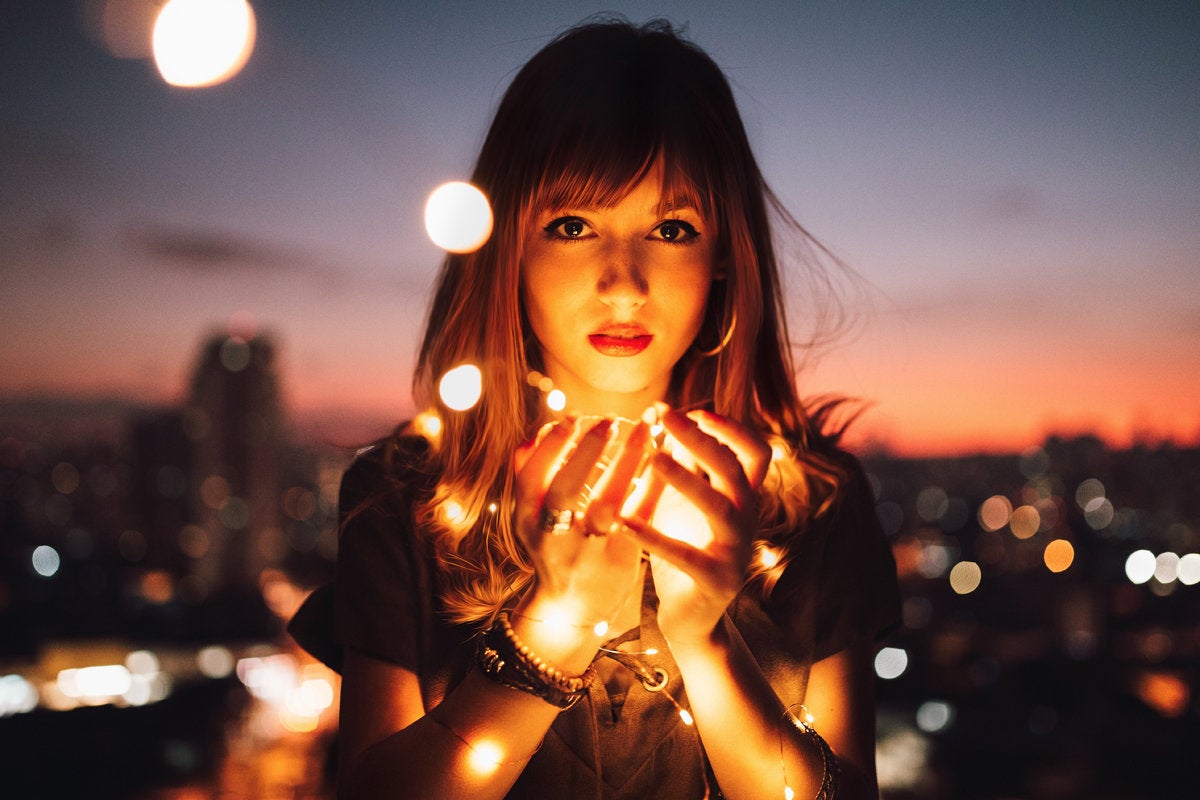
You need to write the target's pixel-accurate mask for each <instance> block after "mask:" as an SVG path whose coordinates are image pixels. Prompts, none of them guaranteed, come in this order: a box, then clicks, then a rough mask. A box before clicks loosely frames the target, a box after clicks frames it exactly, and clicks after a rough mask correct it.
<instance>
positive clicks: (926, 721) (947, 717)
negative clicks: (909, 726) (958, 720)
mask: <svg viewBox="0 0 1200 800" xmlns="http://www.w3.org/2000/svg"><path fill="white" fill-rule="evenodd" d="M953 721H954V707H953V706H951V705H950V704H949V703H946V702H943V701H941V700H926V701H925V702H924V703H921V705H920V706H919V707H918V708H917V727H918V728H920V729H921V730H923V731H925V732H926V733H937V732H938V731H943V730H945V729H946V728H948V727H950V723H952V722H953Z"/></svg>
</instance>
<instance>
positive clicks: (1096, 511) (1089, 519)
mask: <svg viewBox="0 0 1200 800" xmlns="http://www.w3.org/2000/svg"><path fill="white" fill-rule="evenodd" d="M1114 513H1115V512H1114V511H1113V504H1112V502H1111V501H1110V500H1109V499H1108V498H1107V497H1093V498H1092V499H1091V500H1089V501H1088V502H1087V505H1085V506H1084V507H1083V521H1084V522H1086V523H1087V524H1088V527H1089V528H1091V529H1092V530H1094V531H1098V530H1102V529H1104V528H1107V527H1108V526H1109V524H1110V523H1111V522H1112V521H1113V515H1114Z"/></svg>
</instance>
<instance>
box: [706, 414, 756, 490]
mask: <svg viewBox="0 0 1200 800" xmlns="http://www.w3.org/2000/svg"><path fill="white" fill-rule="evenodd" d="M687 416H688V418H689V419H691V420H692V421H693V422H695V423H696V425H697V426H698V427H699V428H700V430H702V431H704V432H705V433H707V434H708V435H709V436H712V437H713V438H715V439H716V440H717V441H719V442H721V444H723V445H725V446H726V447H728V448H729V449H731V450H733V452H734V453H736V454H737V457H738V461H740V462H741V464H742V471H743V472H744V473H745V474H746V479H747V480H748V481H749V482H750V485H751V486H752V487H753V488H755V489H757V488H758V487H759V486H762V482H763V480H764V479H765V478H766V477H767V468H768V467H770V465H771V446H770V445H769V444H767V443H766V442H765V441H763V439H762V437H761V436H759V435H758V434H757V433H755V432H754V431H751V430H750V429H749V428H747V427H746V426H744V425H739V424H738V423H736V422H734V421H733V420H731V419H729V418H728V417H723V416H721V415H720V414H714V413H712V412H711V411H704V410H696V411H690V412H688V415H687Z"/></svg>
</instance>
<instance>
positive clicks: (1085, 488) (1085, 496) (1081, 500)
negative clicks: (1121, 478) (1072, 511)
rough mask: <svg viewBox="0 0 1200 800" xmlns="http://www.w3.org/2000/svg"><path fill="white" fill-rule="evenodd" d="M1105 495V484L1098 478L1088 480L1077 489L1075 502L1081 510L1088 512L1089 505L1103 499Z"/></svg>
mask: <svg viewBox="0 0 1200 800" xmlns="http://www.w3.org/2000/svg"><path fill="white" fill-rule="evenodd" d="M1104 494H1105V492H1104V484H1103V483H1101V482H1100V481H1099V480H1097V479H1096V478H1088V479H1087V480H1086V481H1084V482H1083V483H1081V484H1079V486H1077V487H1076V489H1075V502H1076V503H1077V504H1078V505H1079V508H1080V509H1083V510H1087V507H1088V504H1089V503H1091V502H1092V501H1093V500H1098V499H1101V498H1103V497H1104Z"/></svg>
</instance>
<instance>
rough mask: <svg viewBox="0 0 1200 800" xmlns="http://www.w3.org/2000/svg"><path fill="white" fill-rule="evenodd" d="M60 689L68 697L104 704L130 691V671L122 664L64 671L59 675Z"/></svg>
mask: <svg viewBox="0 0 1200 800" xmlns="http://www.w3.org/2000/svg"><path fill="white" fill-rule="evenodd" d="M57 682H58V689H59V691H61V692H62V693H63V694H65V695H66V696H67V697H73V698H78V699H81V700H84V701H86V702H103V701H104V700H107V699H110V698H114V697H119V696H120V695H122V694H124V693H125V692H127V691H129V686H130V683H131V682H132V681H131V678H130V676H129V670H128V669H126V668H125V667H124V666H122V665H120V664H107V665H105V666H101V667H83V668H81V669H64V670H62V671H60V672H59V673H58V681H57Z"/></svg>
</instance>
